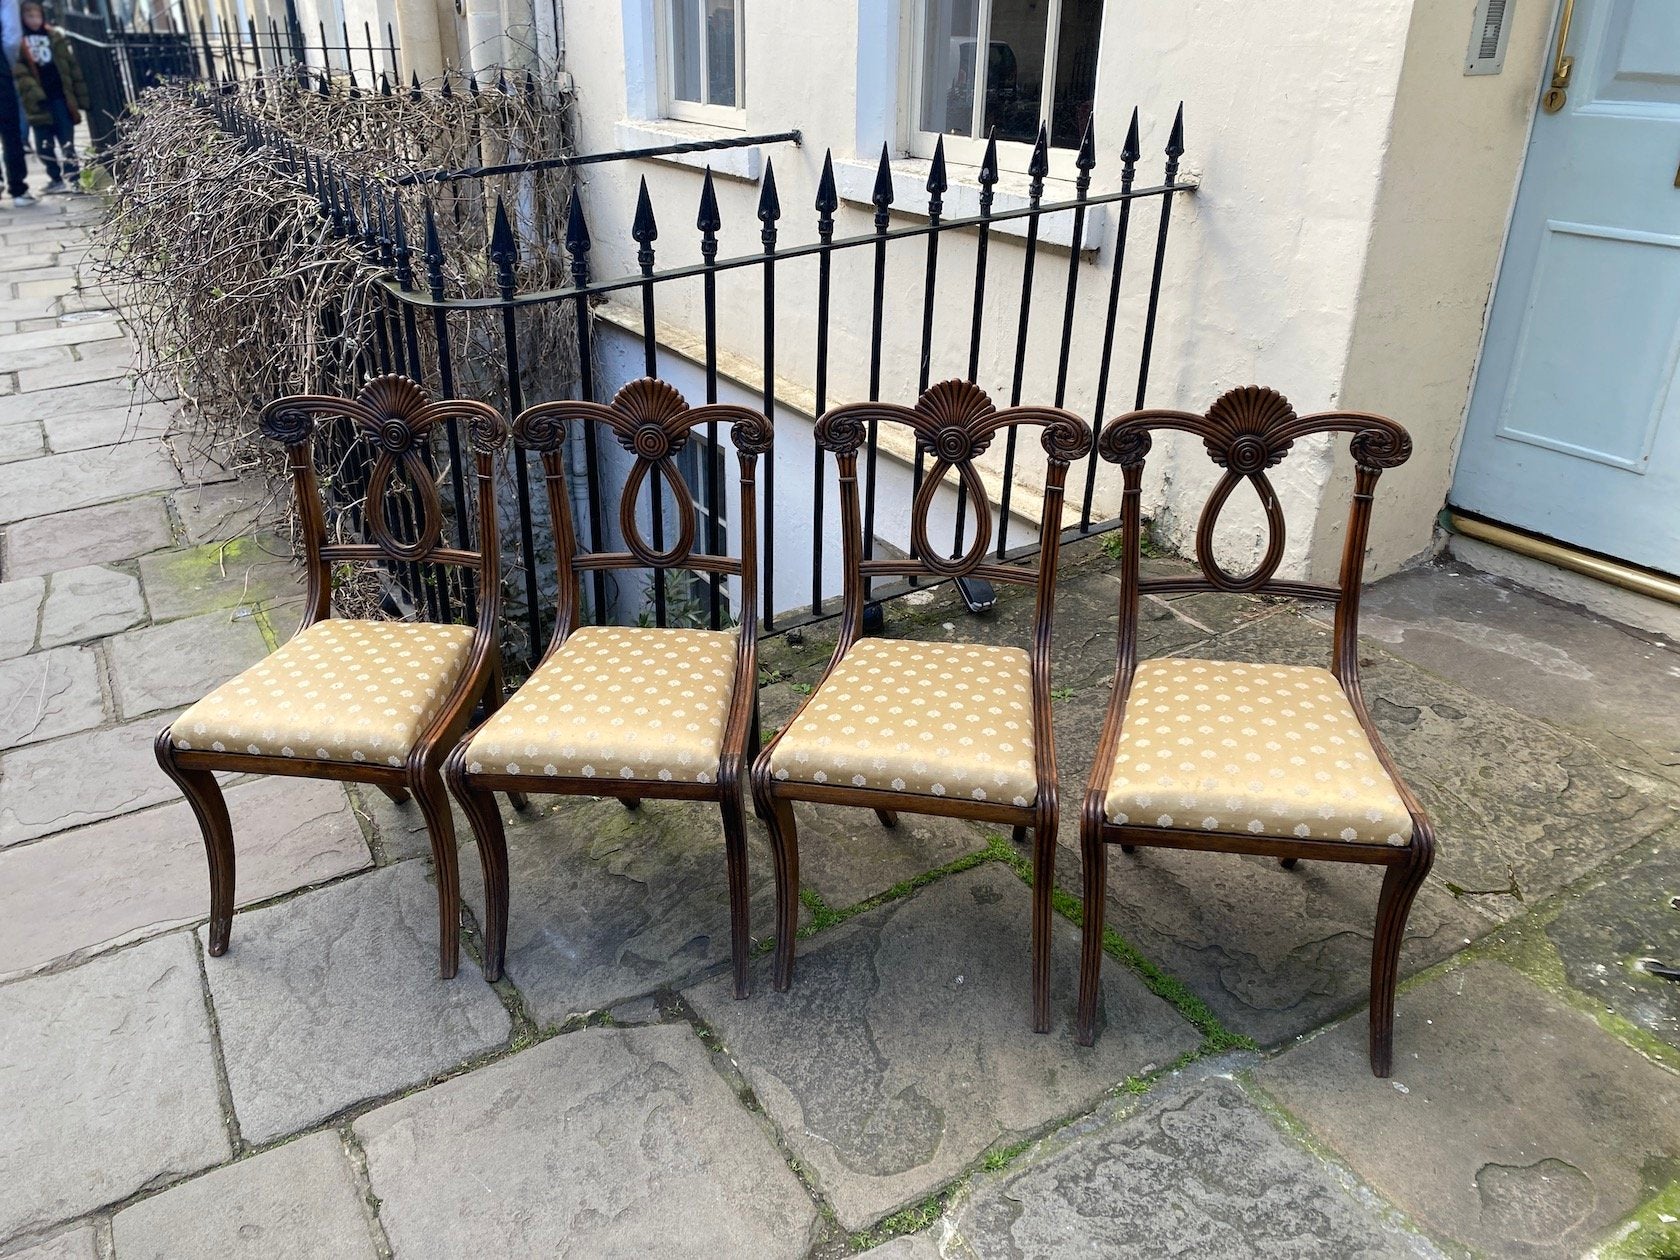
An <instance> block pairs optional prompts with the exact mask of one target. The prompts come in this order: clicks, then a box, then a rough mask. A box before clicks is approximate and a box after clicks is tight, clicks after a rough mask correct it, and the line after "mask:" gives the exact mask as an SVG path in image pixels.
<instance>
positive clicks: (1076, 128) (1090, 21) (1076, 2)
mask: <svg viewBox="0 0 1680 1260" xmlns="http://www.w3.org/2000/svg"><path fill="white" fill-rule="evenodd" d="M1061 27H1062V30H1061V38H1060V39H1059V40H1058V41H1057V46H1056V88H1055V96H1054V98H1053V99H1052V101H1051V104H1050V143H1051V144H1053V145H1055V146H1057V147H1058V148H1063V149H1075V148H1078V147H1079V140H1080V137H1081V136H1083V135H1084V134H1085V124H1086V122H1088V121H1089V120H1090V117H1091V103H1092V101H1093V100H1094V99H1095V98H1096V94H1097V36H1098V33H1099V32H1100V31H1101V29H1102V0H1062V23H1061Z"/></svg>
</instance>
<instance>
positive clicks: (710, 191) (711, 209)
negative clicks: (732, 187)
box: [694, 166, 723, 233]
mask: <svg viewBox="0 0 1680 1260" xmlns="http://www.w3.org/2000/svg"><path fill="white" fill-rule="evenodd" d="M694 226H695V227H697V228H699V229H700V231H701V232H704V233H712V232H718V231H721V230H722V229H723V218H722V216H721V215H719V214H718V202H717V189H716V188H715V187H713V186H712V168H711V167H709V166H708V167H707V168H706V177H705V179H703V180H701V181H700V210H699V213H697V214H696V215H695V216H694Z"/></svg>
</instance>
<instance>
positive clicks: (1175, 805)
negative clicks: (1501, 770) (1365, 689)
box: [1105, 658, 1412, 844]
mask: <svg viewBox="0 0 1680 1260" xmlns="http://www.w3.org/2000/svg"><path fill="white" fill-rule="evenodd" d="M1105 805H1106V812H1107V815H1108V818H1109V821H1111V822H1115V823H1128V822H1129V823H1133V824H1135V825H1137V826H1143V827H1176V828H1180V829H1184V830H1194V829H1204V830H1207V831H1229V832H1244V831H1246V832H1250V833H1252V834H1254V835H1262V836H1277V837H1283V838H1292V839H1302V840H1308V839H1310V840H1354V841H1363V842H1365V843H1367V844H1406V843H1408V842H1409V841H1410V840H1411V838H1412V818H1411V815H1410V814H1409V813H1408V812H1407V810H1406V806H1405V803H1404V802H1403V801H1402V800H1401V799H1400V793H1399V792H1398V791H1397V790H1396V789H1395V786H1394V781H1393V780H1392V779H1391V778H1390V777H1389V775H1388V772H1387V771H1386V770H1385V769H1384V768H1383V766H1382V763H1381V762H1380V761H1378V760H1377V755H1376V752H1375V751H1374V750H1373V749H1372V747H1371V741H1370V738H1369V737H1368V736H1367V735H1366V734H1365V728H1364V727H1362V726H1360V724H1359V719H1358V718H1357V717H1356V716H1355V715H1354V712H1353V706H1352V705H1351V704H1349V703H1348V698H1347V696H1346V695H1345V694H1343V692H1342V688H1341V685H1340V684H1339V683H1338V682H1337V681H1336V678H1335V675H1334V674H1332V673H1331V672H1330V671H1329V670H1327V669H1316V668H1311V667H1308V666H1302V665H1243V664H1237V663H1235V662H1231V661H1198V660H1188V659H1171V658H1169V659H1163V660H1153V661H1145V662H1143V663H1142V664H1141V665H1139V666H1138V668H1137V674H1136V675H1135V676H1134V678H1133V681H1132V691H1131V695H1130V697H1129V698H1128V700H1127V704H1126V715H1125V721H1124V724H1123V725H1122V727H1121V730H1120V746H1119V748H1118V750H1117V751H1116V753H1115V757H1114V771H1113V775H1112V776H1111V778H1110V780H1109V787H1108V800H1107V801H1106V802H1105Z"/></svg>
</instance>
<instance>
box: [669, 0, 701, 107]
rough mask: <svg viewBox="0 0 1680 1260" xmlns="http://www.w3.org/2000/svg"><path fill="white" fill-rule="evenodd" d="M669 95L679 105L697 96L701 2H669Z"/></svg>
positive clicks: (696, 0)
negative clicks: (677, 101) (678, 102)
mask: <svg viewBox="0 0 1680 1260" xmlns="http://www.w3.org/2000/svg"><path fill="white" fill-rule="evenodd" d="M670 4H671V9H670V13H671V95H672V96H674V97H676V98H677V99H678V100H679V101H695V102H698V101H699V100H701V96H700V4H701V0H670Z"/></svg>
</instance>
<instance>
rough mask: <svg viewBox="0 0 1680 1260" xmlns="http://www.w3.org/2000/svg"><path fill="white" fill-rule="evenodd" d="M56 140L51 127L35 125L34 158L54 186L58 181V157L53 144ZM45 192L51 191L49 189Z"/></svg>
mask: <svg viewBox="0 0 1680 1260" xmlns="http://www.w3.org/2000/svg"><path fill="white" fill-rule="evenodd" d="M56 139H57V137H56V136H55V135H54V134H53V129H52V128H51V127H43V126H42V125H41V124H40V123H36V124H35V156H36V157H38V158H40V159H41V165H42V166H44V167H46V168H47V178H48V179H49V180H50V181H51V182H53V183H55V184H56V183H58V180H59V170H58V155H57V149H56V146H55V145H54V143H53V141H54V140H56ZM47 191H48V192H51V191H53V190H52V189H50V188H49V189H48V190H47Z"/></svg>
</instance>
